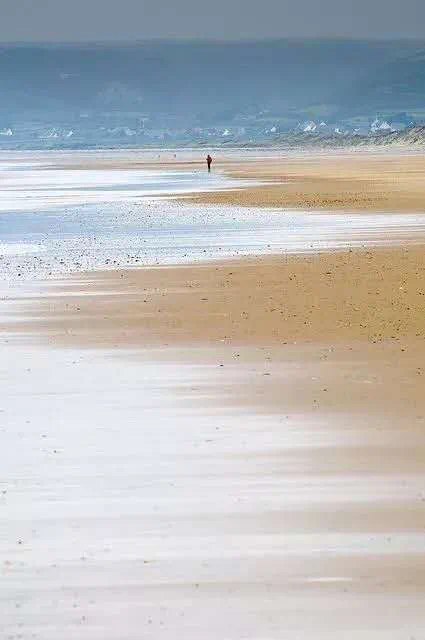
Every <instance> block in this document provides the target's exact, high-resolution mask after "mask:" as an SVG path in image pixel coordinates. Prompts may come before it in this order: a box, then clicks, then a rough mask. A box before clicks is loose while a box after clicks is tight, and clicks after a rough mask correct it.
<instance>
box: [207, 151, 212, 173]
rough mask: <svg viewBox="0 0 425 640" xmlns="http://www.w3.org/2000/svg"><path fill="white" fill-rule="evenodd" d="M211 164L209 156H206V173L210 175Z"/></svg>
mask: <svg viewBox="0 0 425 640" xmlns="http://www.w3.org/2000/svg"><path fill="white" fill-rule="evenodd" d="M211 163H212V158H211V156H210V154H208V155H207V167H208V173H210V171H211Z"/></svg>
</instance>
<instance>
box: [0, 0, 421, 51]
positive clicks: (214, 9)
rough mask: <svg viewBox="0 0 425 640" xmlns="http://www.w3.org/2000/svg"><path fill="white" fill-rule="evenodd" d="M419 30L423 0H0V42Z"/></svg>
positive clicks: (392, 34)
mask: <svg viewBox="0 0 425 640" xmlns="http://www.w3.org/2000/svg"><path fill="white" fill-rule="evenodd" d="M320 36H331V37H351V38H412V37H413V38H425V0H72V1H71V0H0V41H1V42H20V41H22V42H34V41H38V42H40V41H44V42H71V41H108V40H120V41H134V40H139V39H150V38H179V39H180V38H183V39H186V38H191V39H199V38H200V39H205V38H208V39H226V40H240V39H247V38H248V39H249V38H286V37H296V38H298V37H320Z"/></svg>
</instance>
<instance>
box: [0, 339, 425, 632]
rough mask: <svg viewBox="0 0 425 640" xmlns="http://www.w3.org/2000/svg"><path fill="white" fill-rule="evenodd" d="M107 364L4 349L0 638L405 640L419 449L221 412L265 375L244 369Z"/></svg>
mask: <svg viewBox="0 0 425 640" xmlns="http://www.w3.org/2000/svg"><path fill="white" fill-rule="evenodd" d="M226 354H227V355H226ZM123 356H125V353H120V354H118V353H115V354H113V353H111V352H104V351H97V352H92V351H75V350H60V349H57V350H46V348H44V347H41V346H40V347H35V346H32V347H29V346H28V345H27V346H23V345H21V346H17V345H16V344H13V341H12V344H11V343H9V344H7V345H5V344H4V342H3V345H2V363H1V374H0V375H1V387H2V402H1V414H0V416H1V420H2V427H1V437H2V443H3V446H2V451H3V452H5V453H6V455H3V456H2V487H1V491H2V493H1V497H0V503H1V510H2V520H1V526H0V544H1V558H2V568H1V571H2V589H1V591H0V610H1V612H2V614H1V619H2V634H3V637H5V638H10V637H12V636H13V637H17V636H18V635H19V636H21V637H22V638H27V637H37V638H43V639H46V640H50V639H51V640H53V639H54V640H56V638H58V636H60V637H61V638H62V639H64V640H68V639H71V638H72V639H74V638H76V637H79V638H89V639H94V638H96V639H99V640H100V639H105V640H108V639H110V640H116V638H128V639H132V638H140V637H143V638H152V639H154V638H158V639H161V640H162V639H170V640H171V639H172V638H176V637H177V636H181V637H184V638H188V639H189V640H191V639H192V638H193V639H195V638H196V639H198V638H205V639H207V640H209V639H211V640H218V639H219V638H220V639H221V638H232V639H234V638H237V639H239V638H273V639H274V638H276V639H277V638H281V637H286V636H287V635H291V636H296V637H302V638H308V639H310V638H311V639H313V638H323V639H324V638H329V637H332V638H339V637H341V636H342V637H344V636H345V637H350V638H400V637H415V636H418V635H419V636H420V633H421V632H422V630H423V628H424V612H423V594H424V588H425V570H424V568H423V550H424V545H425V531H424V529H425V490H424V475H423V469H422V470H421V467H420V465H419V467H418V466H417V465H416V466H415V465H411V467H410V468H409V467H406V466H405V465H404V463H403V459H404V456H407V458H409V453H408V452H409V450H410V449H411V447H412V446H416V447H422V451H423V447H424V442H423V436H419V439H417V436H416V439H415V438H414V440H413V442H412V440H411V439H410V440H409V439H407V441H406V442H405V443H403V438H402V437H401V438H399V439H397V438H396V441H394V440H393V436H394V434H397V433H399V434H400V436H402V432H403V418H402V419H401V420H398V421H397V420H396V422H395V424H392V426H391V427H390V428H389V430H388V424H387V423H382V420H381V419H380V416H379V414H378V415H370V414H368V413H367V412H366V411H365V412H364V413H363V412H362V411H361V410H359V411H357V412H356V414H354V415H352V416H351V417H350V416H344V414H341V413H334V414H333V415H332V412H326V411H325V412H321V411H318V410H317V409H316V408H315V409H308V408H306V407H305V408H304V409H302V408H301V406H296V405H295V406H294V404H293V403H292V404H291V403H288V407H287V409H286V411H287V412H285V413H282V414H281V413H279V414H278V415H276V414H274V415H273V414H272V415H270V414H268V412H266V413H264V412H263V411H262V410H261V409H260V410H258V409H257V411H254V410H253V405H252V404H250V403H245V406H243V405H241V404H239V402H236V403H235V402H232V403H231V404H230V405H229V404H228V403H227V402H224V403H223V396H222V394H223V391H222V390H223V388H224V389H226V388H229V385H232V384H234V383H235V381H239V383H240V385H241V384H243V383H244V381H245V382H246V381H248V382H249V387H250V388H251V389H253V388H254V389H255V381H254V386H253V384H252V382H253V381H252V376H253V370H255V369H256V370H257V378H258V379H259V381H260V385H262V384H264V380H266V379H267V378H264V377H263V373H264V372H265V371H269V372H271V373H272V374H273V375H277V374H278V372H279V371H280V372H281V375H282V368H281V363H280V364H279V363H275V364H274V365H273V364H272V365H271V366H269V368H268V369H267V370H265V369H264V365H263V364H261V360H260V361H259V360H258V358H256V356H255V353H250V352H246V353H245V352H243V353H242V363H241V364H237V365H235V364H233V365H232V363H231V362H229V361H228V360H226V358H228V357H229V354H228V351H227V350H223V352H222V353H220V351H217V350H216V351H214V352H213V353H209V352H208V351H206V352H203V353H202V352H198V355H196V354H191V353H190V352H189V353H185V352H182V351H180V350H175V351H170V350H169V351H164V350H163V349H159V350H156V351H155V350H152V351H148V352H140V353H139V354H137V353H135V352H134V351H132V352H131V354H128V357H123ZM217 359H221V360H223V362H224V363H225V366H224V367H219V366H218V364H217V362H216V361H214V360H217ZM190 360H191V362H190ZM287 366H288V365H287ZM322 366H323V365H322ZM361 370H362V369H361V366H360V369H359V366H358V370H357V374H358V376H360V379H357V380H354V381H351V382H348V383H347V384H348V387H349V389H351V388H353V387H356V385H359V384H360V383H361ZM304 373H305V375H306V377H307V378H309V377H310V376H311V375H314V376H317V375H319V376H320V375H321V374H323V369H321V368H320V364H318V363H316V365H313V364H311V365H309V364H308V362H305V368H304ZM363 373H364V370H363ZM371 374H372V378H373V371H371ZM287 375H288V383H290V381H291V380H292V379H293V375H292V374H291V371H290V370H288V371H287ZM297 379H298V384H303V382H302V376H301V377H300V371H298V373H297ZM229 390H230V388H229ZM238 393H240V388H239V390H238ZM245 398H246V396H245ZM260 407H261V404H260ZM367 408H368V407H367V406H366V407H365V409H367ZM414 414H415V409H414V407H413V406H410V405H409V406H407V407H406V413H405V416H404V417H405V419H407V420H412V419H413V416H414ZM422 417H423V416H422ZM365 421H367V427H368V428H367V432H368V436H367V437H366V438H365V434H364V435H362V432H364V429H365V424H366V423H365ZM406 426H407V425H406ZM370 438H372V442H374V443H375V447H376V448H377V454H376V456H377V457H376V458H375V459H373V458H370V453H371V452H372V453H373V446H372V442H371V441H370ZM359 440H360V441H361V440H363V442H364V443H365V448H364V450H363V453H362V452H361V449H359V448H358V446H359ZM397 440H398V441H397ZM381 447H382V448H381ZM391 447H396V449H395V452H396V451H397V454H395V456H394V458H393V465H394V466H392V467H391V468H389V467H388V466H387V465H386V464H385V460H382V457H381V455H380V454H379V453H378V452H379V451H381V453H382V454H383V455H384V457H386V456H387V455H388V451H389V450H391ZM344 454H345V456H346V458H347V461H349V464H348V466H347V462H346V463H345V464H344V463H343V464H342V466H341V467H339V468H338V465H337V464H336V462H337V461H338V460H339V461H341V460H343V456H344ZM365 462H366V464H365Z"/></svg>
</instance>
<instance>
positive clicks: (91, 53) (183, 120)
mask: <svg viewBox="0 0 425 640" xmlns="http://www.w3.org/2000/svg"><path fill="white" fill-rule="evenodd" d="M0 80H1V100H0V149H2V148H3V149H7V148H41V149H43V148H96V147H102V146H105V147H114V146H119V147H121V146H123V147H128V146H135V147H136V146H147V145H152V146H161V145H163V146H171V145H174V144H184V145H194V144H196V145H213V144H220V145H224V144H229V143H241V144H248V143H256V142H263V143H264V142H267V141H270V142H275V141H278V140H279V137H280V136H282V135H285V134H286V132H301V133H305V132H321V133H323V134H324V135H326V134H328V133H329V134H331V135H348V134H349V135H351V134H353V135H369V134H370V133H376V132H377V131H382V132H383V133H385V132H391V131H398V130H400V129H403V128H404V127H408V126H411V125H412V124H414V123H418V122H422V121H423V120H425V42H424V43H422V42H418V41H391V42H388V41H374V42H371V41H348V40H346V41H344V40H325V39H317V40H281V41H258V42H237V43H236V42H235V43H228V42H227V43H220V42H184V43H183V42H160V41H158V42H144V43H137V44H133V45H126V46H124V45H122V46H121V45H102V44H99V45H61V46H57V45H44V46H43V45H37V46H36V45H3V46H1V47H0Z"/></svg>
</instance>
